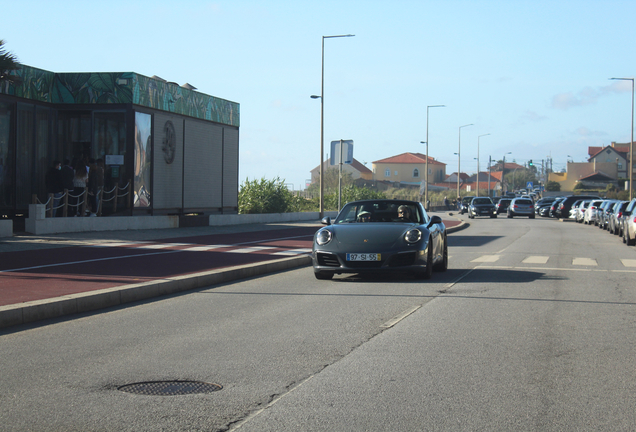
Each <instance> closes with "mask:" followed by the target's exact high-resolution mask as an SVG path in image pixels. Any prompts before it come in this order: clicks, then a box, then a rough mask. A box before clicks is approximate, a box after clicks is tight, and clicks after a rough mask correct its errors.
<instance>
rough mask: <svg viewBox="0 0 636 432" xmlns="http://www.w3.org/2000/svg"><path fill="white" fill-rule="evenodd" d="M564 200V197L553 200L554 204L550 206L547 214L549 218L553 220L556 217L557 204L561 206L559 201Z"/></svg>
mask: <svg viewBox="0 0 636 432" xmlns="http://www.w3.org/2000/svg"><path fill="white" fill-rule="evenodd" d="M564 199H565V197H561V198H557V199H555V200H554V202H553V203H552V205H551V206H550V213H549V216H550V217H553V218H555V217H558V216H557V210H558V209H559V204H561V201H563V200H564Z"/></svg>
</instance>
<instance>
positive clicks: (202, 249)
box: [183, 244, 232, 252]
mask: <svg viewBox="0 0 636 432" xmlns="http://www.w3.org/2000/svg"><path fill="white" fill-rule="evenodd" d="M229 247H232V245H225V244H217V245H204V246H194V247H190V248H187V249H183V250H184V251H186V252H205V251H210V250H214V249H221V248H229Z"/></svg>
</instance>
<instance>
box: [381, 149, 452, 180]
mask: <svg viewBox="0 0 636 432" xmlns="http://www.w3.org/2000/svg"><path fill="white" fill-rule="evenodd" d="M372 168H373V178H374V180H378V181H391V182H400V183H421V182H422V181H424V179H425V178H426V176H425V173H426V155H423V154H421V153H410V152H407V153H402V154H399V155H396V156H391V157H388V158H386V159H380V160H377V161H375V162H372ZM445 178H446V164H445V163H442V162H439V161H436V160H435V159H434V158H432V157H430V156H429V157H428V181H429V183H441V182H443V181H444V180H445Z"/></svg>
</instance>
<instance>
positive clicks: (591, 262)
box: [572, 258, 598, 266]
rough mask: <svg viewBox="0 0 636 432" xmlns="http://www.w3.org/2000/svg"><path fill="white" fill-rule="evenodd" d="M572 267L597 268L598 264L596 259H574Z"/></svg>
mask: <svg viewBox="0 0 636 432" xmlns="http://www.w3.org/2000/svg"><path fill="white" fill-rule="evenodd" d="M572 265H580V266H597V265H598V263H597V262H596V260H595V259H594V258H574V259H573V260H572Z"/></svg>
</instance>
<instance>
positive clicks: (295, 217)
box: [0, 204, 338, 237]
mask: <svg viewBox="0 0 636 432" xmlns="http://www.w3.org/2000/svg"><path fill="white" fill-rule="evenodd" d="M44 212H45V206H44V204H31V205H29V218H28V219H27V220H26V221H25V229H26V232H28V233H31V234H36V235H40V234H59V233H67V232H89V231H119V230H139V229H166V228H178V227H179V216H115V217H68V218H62V217H59V218H47V217H45V214H44ZM337 214H338V212H335V211H334V212H325V216H330V217H335V216H336V215H337ZM319 218H320V214H319V213H318V212H301V213H267V214H247V215H239V214H221V215H211V216H210V219H209V226H222V225H242V224H261V223H283V222H300V221H318V219H319ZM3 222H9V223H10V225H11V226H10V228H8V226H9V223H4V224H3ZM5 226H6V227H7V229H8V230H10V231H6V234H7V235H4V236H5V237H10V236H12V235H13V221H0V236H2V235H3V233H4V231H3V230H4V229H5Z"/></svg>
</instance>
